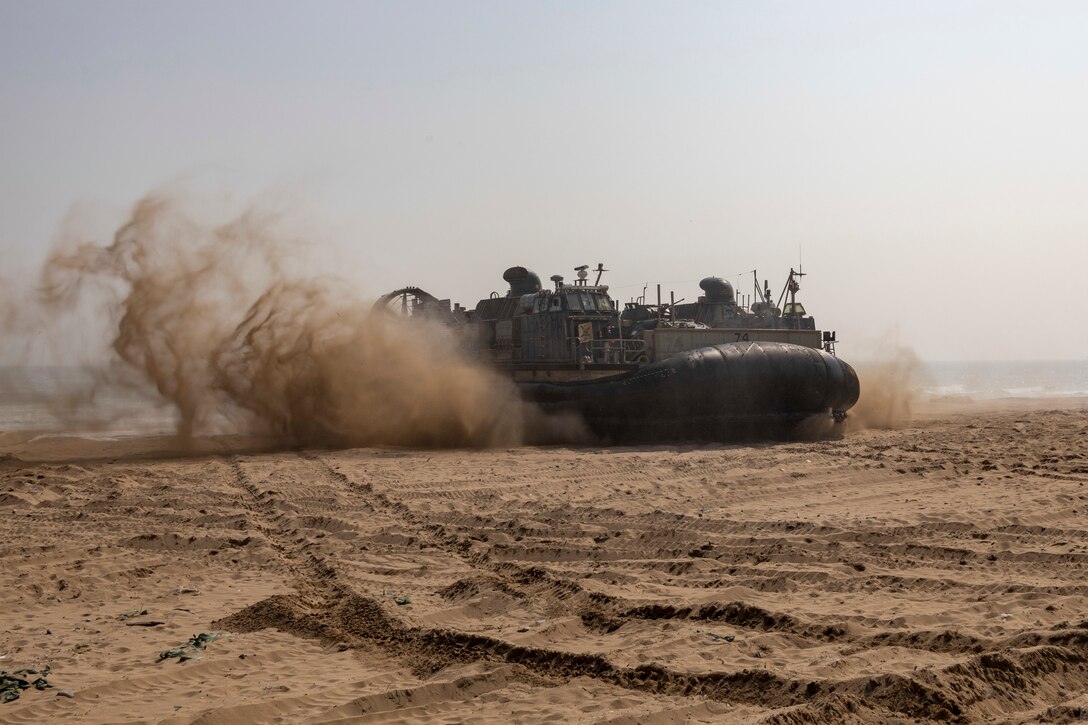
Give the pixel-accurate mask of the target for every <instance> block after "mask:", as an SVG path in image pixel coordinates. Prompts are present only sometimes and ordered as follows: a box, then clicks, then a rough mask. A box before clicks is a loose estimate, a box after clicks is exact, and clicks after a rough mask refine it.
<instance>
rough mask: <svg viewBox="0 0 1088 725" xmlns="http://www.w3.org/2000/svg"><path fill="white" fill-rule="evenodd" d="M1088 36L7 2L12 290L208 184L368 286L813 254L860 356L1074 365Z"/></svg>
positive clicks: (872, 8)
mask: <svg viewBox="0 0 1088 725" xmlns="http://www.w3.org/2000/svg"><path fill="white" fill-rule="evenodd" d="M1086 39H1088V3H1086V2H1068V3H1059V2H1045V1H1032V2H998V1H995V0H987V1H984V2H947V1H942V2H915V1H911V2H906V1H903V2H874V1H872V0H866V1H863V2H800V1H799V2H768V1H766V0H760V1H759V2H754V1H753V2H743V3H742V2H724V1H717V2H673V1H669V2H664V1H663V2H655V3H648V2H633V1H625V2H586V1H584V0H580V1H578V2H510V1H501V2H500V1H496V2H453V1H449V0H441V1H438V0H436V1H435V2H406V1H403V0H397V1H396V2H393V1H390V2H385V3H368V2H358V1H352V2H308V3H301V2H295V1H292V2H268V1H266V0H262V1H260V2H258V1H257V0H253V1H251V2H223V0H216V1H215V2H193V1H191V0H186V1H185V2H181V1H180V0H178V1H175V2H169V3H167V2H137V1H136V0H132V1H129V2H104V1H100V2H71V1H70V0H65V1H63V2H43V1H42V0H27V1H25V2H16V1H13V0H0V253H2V255H3V257H2V259H3V262H2V263H0V275H5V276H13V275H24V274H26V273H28V272H31V271H32V270H33V269H34V268H35V267H36V266H37V265H38V264H40V262H41V260H42V259H43V258H44V256H45V254H46V253H47V250H48V248H49V246H50V244H51V240H52V238H53V236H54V234H55V233H56V229H57V225H58V223H59V221H60V219H61V218H62V216H63V215H64V214H65V212H66V210H67V209H68V208H69V207H70V206H71V205H72V204H73V203H75V202H86V201H87V200H91V201H93V202H95V203H101V204H103V205H107V206H113V207H115V208H124V207H126V206H128V205H130V204H132V203H133V202H134V201H135V200H136V199H138V198H139V197H140V196H141V195H143V194H144V193H145V192H147V191H148V190H151V189H153V188H155V187H157V186H159V185H161V184H163V183H166V182H169V181H170V180H172V179H175V178H178V177H184V176H186V175H191V174H208V173H212V174H213V175H215V176H216V177H217V178H220V179H223V180H225V181H226V183H227V184H228V185H229V186H230V187H231V188H233V189H236V190H237V192H238V193H239V194H241V195H243V196H245V195H248V194H252V193H256V192H259V191H262V190H266V189H278V190H283V189H286V190H289V192H290V193H291V194H295V195H298V196H299V197H301V198H303V199H305V204H306V205H307V206H308V207H309V208H311V209H312V211H313V213H314V216H315V217H318V218H321V219H324V220H326V232H327V233H326V234H325V236H331V237H332V238H333V239H334V242H333V247H334V248H335V250H336V253H337V254H338V255H339V265H338V266H339V269H340V271H341V273H342V274H344V275H346V276H348V277H349V278H351V279H352V280H354V281H356V282H357V283H358V284H359V285H360V288H361V289H362V290H364V291H365V292H367V293H368V294H373V295H376V294H378V293H380V292H383V291H386V290H388V289H391V288H394V287H399V286H403V285H405V284H413V283H414V284H418V285H420V286H422V287H424V288H426V289H428V290H430V291H432V292H434V293H435V294H438V295H439V296H452V297H454V298H455V299H458V300H460V301H462V302H466V303H469V304H474V303H475V301H476V299H478V298H479V297H482V296H486V294H487V293H488V292H490V291H491V290H502V289H503V288H504V286H503V283H502V280H501V274H502V271H503V269H505V268H506V267H507V266H510V265H514V264H522V265H525V266H528V267H530V268H532V269H535V270H536V271H538V272H539V273H540V274H541V276H542V277H545V278H546V277H547V276H549V275H551V274H555V273H557V272H558V273H561V274H566V275H568V276H569V275H571V274H572V269H573V267H575V266H576V265H579V264H596V263H597V262H599V261H603V262H605V264H606V266H607V267H608V268H609V269H610V270H612V271H611V272H610V273H609V274H608V275H607V276H606V281H608V282H610V283H611V284H612V285H613V290H614V293H615V294H614V296H616V297H618V298H621V299H627V298H629V297H630V296H632V295H635V294H637V293H638V292H639V291H640V289H641V287H642V285H643V284H644V283H646V282H649V283H651V285H652V284H653V283H654V282H657V281H662V282H665V283H666V285H665V287H666V289H675V290H676V293H677V296H678V297H687V298H691V297H693V296H694V295H695V294H697V287H696V282H697V280H698V279H699V278H701V277H703V276H706V275H708V274H719V275H732V274H736V273H738V272H742V271H744V270H751V269H753V268H756V267H758V268H759V270H760V274H761V276H765V277H769V278H770V279H771V281H772V286H775V287H780V286H781V283H782V281H783V279H784V277H785V274H786V273H787V272H788V269H789V267H790V266H791V265H796V264H797V262H798V257H799V254H800V255H801V256H802V257H803V261H804V268H805V271H806V272H808V273H810V276H808V277H806V278H805V281H804V287H803V290H802V293H801V299H802V300H804V301H805V302H806V304H807V306H808V308H809V311H810V312H812V313H814V315H815V316H816V319H817V322H818V323H819V325H820V326H821V327H825V328H829V329H831V328H833V329H836V330H837V331H838V334H839V337H840V339H841V340H842V341H843V342H842V343H841V345H840V354H842V355H844V357H847V359H850V358H849V356H850V353H851V351H854V353H855V354H861V353H862V349H863V348H864V347H867V346H871V345H872V344H874V343H875V342H876V341H879V340H882V339H887V338H889V337H890V336H894V335H897V336H898V337H897V339H898V340H899V341H900V342H901V343H904V344H906V345H908V346H910V347H913V348H914V350H915V351H916V352H917V353H918V354H919V355H921V356H922V357H923V358H927V359H1018V358H1042V359H1054V358H1085V357H1088V323H1085V321H1084V319H1085V316H1084V311H1083V310H1084V309H1085V300H1086V299H1088V293H1086V292H1085V290H1084V289H1083V287H1084V280H1085V279H1086V276H1088V40H1086ZM799 249H800V252H799ZM651 289H652V287H651Z"/></svg>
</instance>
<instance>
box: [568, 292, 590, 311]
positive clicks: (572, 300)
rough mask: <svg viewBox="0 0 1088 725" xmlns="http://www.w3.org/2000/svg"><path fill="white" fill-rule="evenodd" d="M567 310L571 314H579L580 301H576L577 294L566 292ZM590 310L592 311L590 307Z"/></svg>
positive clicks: (580, 308)
mask: <svg viewBox="0 0 1088 725" xmlns="http://www.w3.org/2000/svg"><path fill="white" fill-rule="evenodd" d="M567 309H568V310H571V311H572V312H581V311H582V301H581V300H580V299H578V293H577V292H568V293H567ZM590 309H593V308H592V307H591V308H590Z"/></svg>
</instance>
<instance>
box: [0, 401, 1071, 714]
mask: <svg viewBox="0 0 1088 725" xmlns="http://www.w3.org/2000/svg"><path fill="white" fill-rule="evenodd" d="M1086 433H1088V405H1086V402H1085V401H1084V400H1076V399H1069V400H1063V401H1054V400H1049V401H1027V402H1026V401H1014V402H1011V403H1009V404H1006V405H1002V404H1001V403H1000V402H996V403H990V404H987V405H986V406H979V405H974V404H965V403H963V402H962V401H961V402H959V403H956V402H955V401H946V403H945V405H944V407H941V406H936V407H932V406H931V408H930V411H929V412H928V414H926V415H924V416H922V417H921V418H920V419H919V420H917V421H916V422H915V423H913V424H912V425H911V427H909V428H905V429H901V430H881V431H862V432H856V433H851V434H849V435H847V436H846V437H845V438H843V439H842V440H837V441H829V442H821V443H784V444H759V445H746V446H724V445H700V446H696V445H691V446H668V447H639V448H612V449H608V448H568V447H560V448H514V449H505V450H479V451H465V450H433V451H429V450H398V449H354V450H338V451H332V450H303V451H291V452H284V451H280V452H266V453H261V452H254V451H252V450H250V451H249V452H246V451H245V449H244V447H242V446H241V444H240V443H239V442H238V441H230V440H217V441H208V442H207V445H208V446H209V448H210V450H211V451H214V450H216V449H217V448H218V450H219V451H220V452H218V453H216V452H209V453H208V454H206V455H195V456H186V457H182V456H178V455H176V454H170V453H164V451H168V450H169V448H170V441H169V439H127V440H122V441H113V442H104V441H90V440H80V439H63V438H55V437H52V438H39V439H37V440H32V439H30V438H29V436H27V435H25V434H16V433H7V434H3V436H0V451H2V453H3V456H4V457H3V461H2V463H0V477H2V486H0V511H2V512H3V515H4V521H5V524H4V526H3V527H2V529H0V532H2V536H3V540H2V547H3V559H4V562H5V566H4V567H3V571H2V573H0V596H2V597H3V606H2V609H0V611H2V614H0V619H2V623H0V624H2V626H0V631H2V635H0V658H2V659H0V669H3V670H6V671H8V672H11V671H13V670H16V669H20V668H34V669H41V667H42V666H43V665H46V664H48V665H49V666H50V667H51V672H50V673H49V674H48V678H47V679H48V682H49V683H50V684H51V685H52V686H53V687H52V688H51V689H45V690H41V691H38V690H36V689H34V688H30V689H27V690H24V691H23V692H22V695H21V697H20V698H19V699H17V700H15V701H13V702H9V703H6V704H0V721H3V722H11V723H17V722H21V723H31V722H58V721H62V720H82V721H88V722H177V723H181V722H202V723H233V722H284V723H294V722H309V721H319V722H329V721H335V722H345V723H346V722H392V721H397V722H421V723H422V722H428V723H429V722H464V721H472V722H515V721H535V722H539V721H555V722H615V723H621V722H622V723H648V722H685V721H690V722H767V723H772V722H773V723H802V722H828V721H856V722H914V721H925V720H947V721H959V722H1024V721H1031V722H1035V721H1041V722H1071V721H1076V720H1078V719H1083V718H1084V717H1085V716H1086V715H1085V713H1086V712H1088V598H1086V597H1088V583H1086V582H1085V566H1086V564H1088V487H1086V485H1085V484H1086V483H1088V446H1086ZM201 633H208V634H219V636H218V638H214V639H211V641H208V642H206V643H198V646H196V647H190V648H188V649H184V648H183V649H176V648H182V647H183V646H184V645H186V643H187V642H189V640H190V638H191V637H193V636H195V635H199V634H201ZM201 644H202V646H199V645H201ZM171 650H173V652H171ZM164 654H165V655H168V656H167V657H166V658H165V659H162V660H161V661H160V657H161V656H162V655H164ZM30 677H31V678H32V679H33V677H34V676H33V675H30ZM61 690H63V691H65V694H66V695H67V694H70V695H72V696H71V697H68V696H64V695H60V696H58V692H59V691H61Z"/></svg>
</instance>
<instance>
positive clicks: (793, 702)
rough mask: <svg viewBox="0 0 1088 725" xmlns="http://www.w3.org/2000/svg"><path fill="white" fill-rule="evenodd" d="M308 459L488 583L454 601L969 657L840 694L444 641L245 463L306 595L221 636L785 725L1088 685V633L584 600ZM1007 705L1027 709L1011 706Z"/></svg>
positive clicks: (449, 635) (934, 710) (474, 640)
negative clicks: (652, 700)
mask: <svg viewBox="0 0 1088 725" xmlns="http://www.w3.org/2000/svg"><path fill="white" fill-rule="evenodd" d="M305 460H307V461H311V462H316V463H319V464H320V465H321V467H322V469H324V470H325V471H327V474H328V475H327V477H328V478H329V479H331V480H333V481H335V482H336V483H337V484H338V485H339V486H340V487H342V488H347V489H349V490H351V491H352V492H355V493H356V494H359V495H361V496H362V498H364V499H366V500H367V501H369V503H370V506H371V507H372V508H373V509H374V510H375V511H376V512H380V513H384V514H388V515H390V516H391V517H393V518H395V519H396V520H399V521H400V522H401V523H402V524H403V525H404V526H405V527H406V529H407V530H408V532H409V533H410V534H411V535H412V536H413V537H417V538H418V540H419V541H421V542H423V543H427V544H429V545H433V546H436V547H437V548H439V549H441V550H443V551H445V552H447V553H449V554H451V555H454V556H457V557H458V558H460V559H462V560H463V561H465V562H466V563H468V564H469V565H470V566H471V567H472V568H474V569H476V570H477V571H480V572H481V573H480V574H479V575H476V576H473V577H468V578H465V579H462V580H460V581H459V582H456V583H455V584H453V585H451V586H450V587H446V588H445V592H444V593H445V595H446V596H448V597H456V596H459V595H462V594H464V593H466V592H470V590H471V589H472V587H473V586H474V585H477V584H480V583H483V584H492V585H495V586H497V587H499V588H505V589H506V591H508V592H509V593H511V595H512V596H515V597H516V596H519V595H520V596H521V597H529V596H534V597H535V596H540V595H541V594H546V595H547V596H549V597H550V598H551V599H552V600H553V601H554V602H555V603H557V604H562V605H563V606H564V607H567V611H570V612H577V613H579V614H581V615H582V621H583V623H584V624H585V625H586V626H587V627H589V628H590V629H596V630H598V631H601V630H605V631H607V630H609V629H613V628H615V627H618V626H622V624H623V623H624V622H625V621H628V620H634V619H695V620H705V621H720V622H728V623H731V624H734V625H736V626H741V627H746V628H748V629H751V630H755V631H782V632H788V633H793V634H798V635H801V636H803V637H808V638H812V639H816V640H823V641H832V640H838V641H842V642H843V643H844V644H846V645H847V646H848V648H855V649H865V648H867V647H870V646H871V647H880V646H905V647H915V648H919V649H929V650H933V651H941V652H954V653H958V654H964V655H966V656H967V657H966V659H965V660H962V661H959V662H957V663H955V664H953V665H950V666H947V667H944V668H941V669H932V668H927V669H925V670H923V671H922V672H920V673H918V674H917V675H916V676H905V675H897V674H884V675H881V676H878V677H854V678H849V679H844V680H837V681H832V680H820V681H802V680H798V679H796V678H792V677H787V676H782V675H779V674H775V673H773V672H771V671H769V670H766V669H744V670H741V671H739V672H711V673H691V672H684V671H680V670H677V669H674V668H669V667H664V666H660V665H657V664H654V663H647V664H643V665H639V666H635V667H621V666H617V665H615V664H614V663H612V662H611V661H609V660H608V659H607V658H606V657H604V656H602V655H598V654H583V653H575V652H569V651H565V650H562V649H550V648H546V647H534V646H524V645H519V644H515V643H511V642H509V641H506V640H503V639H501V638H498V637H492V636H487V635H481V634H473V633H466V632H461V631H457V630H454V629H448V628H428V627H419V626H410V625H408V624H406V623H405V622H403V621H402V620H400V619H399V618H398V617H396V616H394V615H393V614H391V613H390V612H388V611H387V610H386V608H385V606H383V602H381V601H378V600H376V599H373V598H371V597H367V596H364V595H361V594H359V593H358V592H357V591H355V590H353V589H352V587H351V586H350V585H349V584H348V583H346V579H345V578H344V577H343V576H341V574H340V572H339V571H338V570H337V567H336V564H335V560H328V559H325V558H322V557H321V556H320V555H315V554H314V553H313V552H312V551H311V550H310V549H309V548H308V546H309V544H308V543H307V542H306V537H300V536H298V528H299V527H300V526H302V527H307V526H309V525H318V524H324V523H326V522H325V520H324V519H321V518H320V517H318V518H317V519H313V518H309V519H308V518H306V517H300V516H297V515H296V514H294V513H289V512H285V511H284V510H283V507H282V506H281V505H279V504H280V502H277V500H276V497H277V494H276V492H275V491H271V490H268V491H262V490H261V487H260V486H258V485H256V484H255V483H254V482H253V480H252V479H251V478H250V476H249V475H248V474H247V472H246V470H245V466H244V465H243V464H242V462H241V461H240V460H239V459H233V460H232V461H231V465H232V466H233V467H234V469H235V472H236V478H237V480H238V482H239V485H240V487H241V488H242V489H243V490H244V491H245V492H246V493H247V496H248V499H249V500H248V501H247V503H246V509H247V511H249V512H250V514H251V515H252V516H253V517H254V519H255V520H256V523H257V528H258V530H259V531H260V532H261V534H262V535H263V536H265V537H266V538H268V539H269V542H270V544H271V545H272V547H273V549H274V550H275V551H276V552H277V553H278V554H279V555H280V558H281V560H282V561H283V562H284V566H285V567H286V568H287V569H288V570H289V571H291V573H292V574H293V575H294V576H295V578H296V580H297V581H298V583H299V585H300V593H299V595H297V596H295V595H292V596H282V595H280V596H274V597H271V598H268V599H265V600H263V601H261V602H258V603H257V604H254V605H252V606H250V607H247V608H245V609H243V610H241V611H239V612H237V613H235V614H234V615H231V616H229V617H227V618H225V619H222V620H220V621H218V622H216V623H214V625H215V626H217V627H220V628H224V629H230V630H233V631H237V632H247V631H256V630H259V629H264V628H267V627H277V628H279V629H282V630H284V631H287V632H291V633H294V634H296V635H299V636H304V637H311V638H316V639H319V640H322V641H325V642H328V643H341V645H342V646H347V647H351V648H371V647H377V648H378V649H379V650H381V651H384V652H386V653H387V654H390V655H392V656H394V657H396V658H399V659H402V660H404V661H405V662H406V663H407V664H409V665H410V666H412V667H413V669H415V670H416V671H417V672H420V673H434V672H437V671H438V670H440V669H442V668H443V667H445V666H447V665H450V664H455V663H468V662H474V661H484V662H491V663H494V664H498V665H515V666H516V667H515V670H516V671H517V672H519V673H524V674H523V675H519V676H526V677H537V678H541V677H543V678H545V679H547V678H551V680H550V681H551V682H554V681H555V679H556V678H560V679H566V678H570V677H577V676H587V677H592V678H594V679H596V680H598V681H601V682H605V683H609V684H612V685H616V686H619V687H623V688H627V689H632V690H640V691H645V692H651V693H660V694H670V695H677V696H687V697H700V698H705V699H711V700H718V701H722V702H729V703H747V704H754V705H759V706H762V707H778V708H785V707H789V708H793V709H791V710H790V712H789V713H783V716H785V715H790V716H792V720H793V721H798V722H805V721H812V720H813V719H818V718H820V717H825V716H830V715H831V714H834V713H838V714H839V715H844V716H845V714H848V713H857V712H862V711H867V712H868V713H869V715H870V716H872V715H874V713H875V716H876V717H877V718H878V719H879V718H881V717H883V716H887V715H893V716H906V717H911V718H926V719H951V720H962V719H964V718H966V717H967V715H966V713H967V712H968V710H969V708H970V707H972V705H974V704H975V703H977V702H980V701H983V700H988V701H992V700H995V699H996V700H998V701H1000V700H1001V699H1002V698H1004V697H1012V698H1015V697H1016V696H1015V695H1006V694H1003V692H1004V691H1005V690H1008V689H1009V688H1008V685H1009V684H1014V685H1015V688H1016V689H1017V690H1019V691H1020V692H1022V693H1031V692H1035V691H1047V692H1049V691H1050V690H1051V689H1053V687H1054V685H1055V682H1056V681H1060V682H1061V683H1063V684H1064V685H1065V686H1081V687H1083V686H1085V685H1088V657H1086V651H1088V632H1086V631H1084V630H1083V629H1080V628H1072V629H1065V630H1056V631H1051V632H1044V633H1033V634H1021V635H1018V636H1017V637H1014V638H1011V639H1008V640H1004V641H993V640H981V639H976V638H970V637H967V636H965V635H958V634H956V633H952V632H946V633H914V634H912V635H904V636H884V637H852V636H851V635H850V633H849V632H848V631H847V630H845V629H837V628H835V627H833V626H825V625H819V624H812V623H806V622H804V621H802V620H799V619H796V618H794V617H791V616H790V615H785V614H778V615H776V614H773V613H769V612H766V611H764V610H762V609H760V608H758V607H752V606H751V605H746V604H744V603H740V602H733V603H729V604H725V605H715V604H703V605H700V606H699V607H670V606H665V605H655V604H649V605H645V604H643V605H633V604H632V603H630V602H626V601H624V600H623V599H621V598H618V597H612V596H608V595H604V594H600V593H595V592H590V591H587V590H585V589H584V588H582V587H581V586H580V585H579V584H577V583H576V582H574V581H571V580H569V579H566V578H564V577H560V576H556V575H554V574H552V573H551V572H549V571H547V570H545V569H543V568H540V567H533V566H524V565H521V564H518V563H514V562H495V561H491V560H490V557H489V556H487V548H486V547H476V546H474V544H475V543H478V542H476V540H474V539H472V538H471V537H469V536H462V535H459V534H456V533H451V532H449V531H448V530H446V529H445V528H444V527H441V526H438V525H434V524H432V523H431V522H429V521H428V520H427V518H426V517H425V516H422V515H419V514H416V513H415V512H413V511H411V510H410V509H409V508H408V506H406V505H405V504H403V503H400V502H397V501H395V500H392V499H390V498H389V497H388V496H386V495H385V494H383V493H381V492H378V491H375V490H374V487H373V486H371V485H370V484H367V483H358V482H355V481H353V480H352V479H350V478H349V477H347V476H346V475H344V474H342V473H340V472H339V471H336V470H335V469H332V468H331V467H329V466H328V465H327V464H326V463H325V462H324V461H323V460H321V459H316V458H315V457H308V458H306V459H305ZM307 516H309V514H308V515H307ZM481 549H482V550H481ZM993 650H997V651H993ZM538 684H539V681H538ZM1001 688H1004V690H1002V689H1001ZM1009 704H1010V705H1011V706H1022V704H1023V703H1019V702H1015V701H1013V700H1010V701H1009ZM881 713H883V715H881ZM783 721H786V720H783Z"/></svg>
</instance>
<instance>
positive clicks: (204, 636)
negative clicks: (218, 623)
mask: <svg viewBox="0 0 1088 725" xmlns="http://www.w3.org/2000/svg"><path fill="white" fill-rule="evenodd" d="M222 636H223V633H222V632H201V633H200V634H197V635H193V636H192V637H190V638H189V641H188V642H186V643H185V644H183V645H182V646H180V647H174V648H173V649H168V650H166V651H165V652H161V653H159V662H162V661H163V660H168V659H172V658H174V657H177V659H178V662H188V661H189V660H197V659H200V658H199V657H198V656H197V653H198V652H203V651H204V650H205V649H206V648H207V646H208V643H209V642H214V641H215V640H217V639H219V638H220V637H222Z"/></svg>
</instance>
